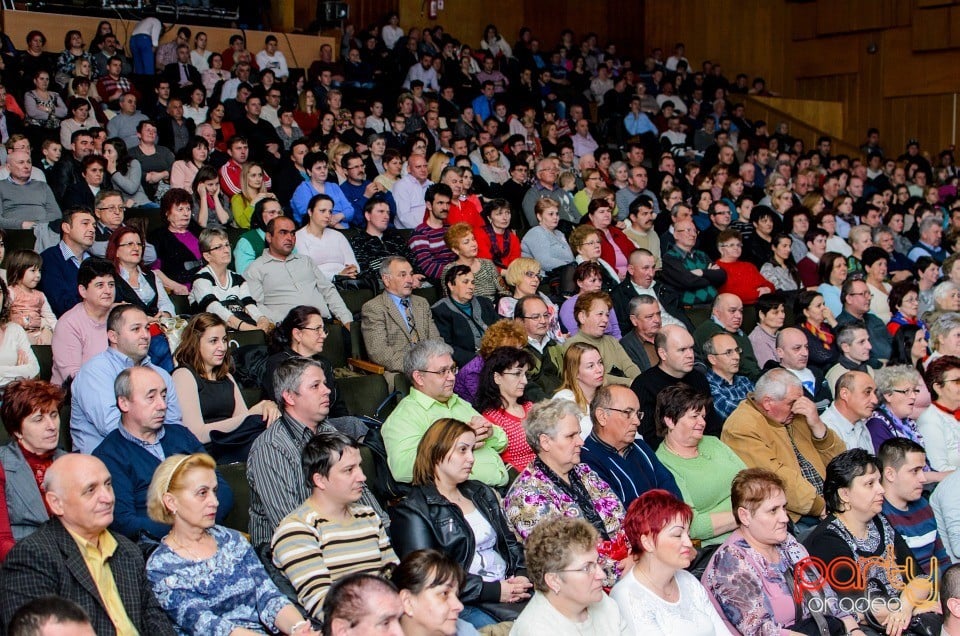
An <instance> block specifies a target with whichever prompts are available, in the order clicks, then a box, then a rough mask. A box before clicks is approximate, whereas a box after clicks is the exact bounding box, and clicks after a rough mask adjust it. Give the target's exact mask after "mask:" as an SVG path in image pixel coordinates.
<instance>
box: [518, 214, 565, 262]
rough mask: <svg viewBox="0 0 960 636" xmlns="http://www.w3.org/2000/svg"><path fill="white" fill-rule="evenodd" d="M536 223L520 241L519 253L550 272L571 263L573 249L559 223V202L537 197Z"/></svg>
mask: <svg viewBox="0 0 960 636" xmlns="http://www.w3.org/2000/svg"><path fill="white" fill-rule="evenodd" d="M533 211H534V214H536V215H537V223H538V225H536V226H534V227H532V228H530V229H529V230H527V232H526V234H524V235H523V240H522V241H521V242H520V254H521V255H522V256H524V257H527V258H531V259H534V260H536V261H538V262H539V263H540V266H541V267H542V268H543V271H545V272H547V273H550V272H552V271H554V270H556V269H559V268H561V267H564V266H566V265H569V264H570V263H573V251H572V250H571V249H570V244H569V243H567V239H566V237H565V236H564V235H563V232H561V231H560V230H558V229H557V226H559V225H560V204H558V203H557V202H556V201H554V200H553V199H548V198H547V197H543V198H540V199H537V203H536V204H535V205H534V207H533Z"/></svg>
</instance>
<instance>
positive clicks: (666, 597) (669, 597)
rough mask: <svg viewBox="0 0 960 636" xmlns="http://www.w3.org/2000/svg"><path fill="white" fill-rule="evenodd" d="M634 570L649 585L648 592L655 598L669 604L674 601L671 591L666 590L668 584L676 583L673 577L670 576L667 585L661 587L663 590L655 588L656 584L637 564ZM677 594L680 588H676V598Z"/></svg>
mask: <svg viewBox="0 0 960 636" xmlns="http://www.w3.org/2000/svg"><path fill="white" fill-rule="evenodd" d="M634 569H635V570H636V571H637V572H639V573H640V576H642V577H643V578H644V579H645V580H646V581H647V583H649V587H650V590H651V591H652V592H653V593H654V594H656V595H657V596H659V597H660V598H662V599H663V600H665V601H669V602H671V603H673V602H675V599H674V598H673V597H674V593H673V590H670V589H668V588H669V587H670V584H671V583H676V581H677V580H676V578H674V577H672V576H671V577H670V580H669V581H667V585H666V586H665V587H663V588H657V584H656V583H654V582H653V579H651V578H650V576H649V575H648V574H647V573H646V572H644V571H643V568H641V567H640V565H639V564H638V565H635V566H634ZM679 593H680V588H679V587H678V588H677V596H679Z"/></svg>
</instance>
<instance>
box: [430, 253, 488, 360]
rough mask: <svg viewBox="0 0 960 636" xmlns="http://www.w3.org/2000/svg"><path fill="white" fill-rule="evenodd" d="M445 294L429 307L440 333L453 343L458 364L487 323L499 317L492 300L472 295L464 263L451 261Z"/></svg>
mask: <svg viewBox="0 0 960 636" xmlns="http://www.w3.org/2000/svg"><path fill="white" fill-rule="evenodd" d="M443 284H444V287H445V289H446V292H447V297H446V298H442V299H440V300H438V301H437V302H436V303H434V304H433V306H432V307H431V308H430V310H431V312H432V314H433V321H434V323H435V324H436V325H437V331H439V332H440V337H441V338H442V339H443V340H444V342H446V343H447V344H448V345H450V346H451V347H453V359H454V361H455V362H456V363H457V365H459V366H463V365H465V364H467V363H468V362H470V360H472V359H473V358H474V356H475V355H476V353H477V350H478V349H479V348H480V340H481V338H483V334H484V332H485V331H486V330H487V327H489V326H490V325H492V324H493V323H495V322H497V320H499V318H500V316H498V315H497V310H496V309H495V308H494V306H493V302H492V301H491V300H490V299H489V298H486V297H484V296H476V295H474V275H473V272H472V271H470V268H469V267H468V266H467V265H454V266H453V267H451V268H450V269H448V270H447V271H446V273H445V274H444V276H443Z"/></svg>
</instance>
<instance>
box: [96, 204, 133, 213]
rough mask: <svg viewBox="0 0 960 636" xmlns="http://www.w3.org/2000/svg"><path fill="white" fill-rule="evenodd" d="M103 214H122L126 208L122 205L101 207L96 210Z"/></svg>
mask: <svg viewBox="0 0 960 636" xmlns="http://www.w3.org/2000/svg"><path fill="white" fill-rule="evenodd" d="M97 209H98V210H102V211H104V212H123V211H124V210H126V208H125V207H124V206H122V205H101V206H99V207H98V208H97Z"/></svg>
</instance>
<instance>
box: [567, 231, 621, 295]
mask: <svg viewBox="0 0 960 636" xmlns="http://www.w3.org/2000/svg"><path fill="white" fill-rule="evenodd" d="M570 248H571V249H572V250H573V253H574V254H576V258H575V259H574V260H575V262H576V263H577V264H580V263H594V264H596V265H598V266H599V267H600V271H601V281H602V282H601V286H602V288H603V290H604V291H606V292H607V293H610V292H612V291H613V288H614V287H616V286H617V285H619V284H620V280H621V278H620V275H619V274H618V273H617V270H616V269H615V268H614V267H613V265H611V264H610V263H608V262H607V261H605V260H604V259H603V258H602V257H601V250H602V249H603V238H602V236H601V233H600V230H598V229H597V228H595V227H593V226H592V225H578V226H577V227H575V228H574V229H573V232H571V233H570Z"/></svg>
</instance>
